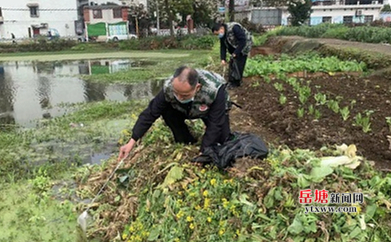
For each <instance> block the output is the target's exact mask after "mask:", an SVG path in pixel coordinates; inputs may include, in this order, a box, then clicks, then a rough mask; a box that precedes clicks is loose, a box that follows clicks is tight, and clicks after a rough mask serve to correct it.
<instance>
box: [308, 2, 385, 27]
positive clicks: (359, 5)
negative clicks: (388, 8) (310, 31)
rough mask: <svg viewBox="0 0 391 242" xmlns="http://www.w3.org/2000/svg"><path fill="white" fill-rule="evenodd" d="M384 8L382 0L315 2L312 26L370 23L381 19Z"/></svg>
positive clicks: (311, 19)
mask: <svg viewBox="0 0 391 242" xmlns="http://www.w3.org/2000/svg"><path fill="white" fill-rule="evenodd" d="M382 8H383V1H382V0H379V1H373V0H360V1H358V0H313V1H312V11H313V12H312V14H311V18H310V25H317V24H320V23H344V24H351V23H369V22H372V21H374V20H378V19H380V10H381V9H382Z"/></svg>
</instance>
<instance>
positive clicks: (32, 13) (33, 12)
mask: <svg viewBox="0 0 391 242" xmlns="http://www.w3.org/2000/svg"><path fill="white" fill-rule="evenodd" d="M29 8H30V17H32V18H37V17H39V15H38V7H37V6H31V7H29Z"/></svg>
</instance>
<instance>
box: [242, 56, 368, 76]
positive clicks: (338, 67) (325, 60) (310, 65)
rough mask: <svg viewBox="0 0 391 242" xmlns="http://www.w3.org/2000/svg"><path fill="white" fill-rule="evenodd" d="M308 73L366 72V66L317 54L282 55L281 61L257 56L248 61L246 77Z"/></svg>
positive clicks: (361, 63) (271, 57)
mask: <svg viewBox="0 0 391 242" xmlns="http://www.w3.org/2000/svg"><path fill="white" fill-rule="evenodd" d="M304 70H306V71H308V72H326V73H329V72H339V71H365V70H366V65H365V63H363V62H357V61H342V60H339V59H338V58H337V57H321V56H319V55H318V54H315V53H307V54H304V55H299V56H296V57H292V56H288V55H284V54H283V55H281V56H280V58H279V59H276V60H275V59H274V57H273V56H255V57H254V58H251V59H249V60H248V62H247V64H246V69H245V76H254V75H260V76H267V75H270V74H276V75H278V74H283V73H293V72H299V71H304Z"/></svg>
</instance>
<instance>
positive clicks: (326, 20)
mask: <svg viewBox="0 0 391 242" xmlns="http://www.w3.org/2000/svg"><path fill="white" fill-rule="evenodd" d="M322 23H331V17H330V16H327V17H323V18H322Z"/></svg>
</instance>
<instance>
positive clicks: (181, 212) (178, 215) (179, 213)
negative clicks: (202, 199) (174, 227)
mask: <svg viewBox="0 0 391 242" xmlns="http://www.w3.org/2000/svg"><path fill="white" fill-rule="evenodd" d="M183 215H185V214H184V212H183V211H182V210H180V211H179V212H178V213H177V215H176V217H177V219H180V218H182V217H183Z"/></svg>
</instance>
